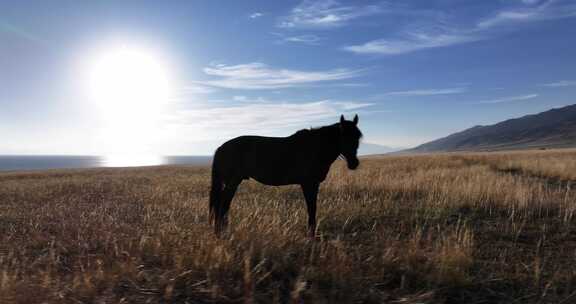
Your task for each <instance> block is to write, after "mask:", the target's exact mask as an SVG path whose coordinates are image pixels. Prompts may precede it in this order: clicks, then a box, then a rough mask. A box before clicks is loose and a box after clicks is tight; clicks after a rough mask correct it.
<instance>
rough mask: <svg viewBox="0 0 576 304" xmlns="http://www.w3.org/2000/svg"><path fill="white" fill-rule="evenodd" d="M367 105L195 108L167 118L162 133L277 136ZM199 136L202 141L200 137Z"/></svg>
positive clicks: (324, 103)
mask: <svg viewBox="0 0 576 304" xmlns="http://www.w3.org/2000/svg"><path fill="white" fill-rule="evenodd" d="M370 105H371V104H370V103H362V102H354V101H337V100H321V101H313V102H304V103H294V102H271V103H260V102H256V103H253V102H246V103H240V104H236V105H228V106H221V107H198V108H193V109H187V110H182V111H178V112H176V113H174V114H173V115H172V116H170V117H168V120H167V129H168V130H165V131H170V130H172V131H174V130H178V132H179V133H180V134H187V133H191V134H193V135H194V136H193V137H195V138H196V139H197V140H210V139H213V138H222V137H230V136H236V135H240V134H246V133H250V132H258V133H260V134H262V133H268V134H272V133H277V132H279V131H281V130H286V129H287V128H294V127H300V128H302V127H309V126H313V125H317V124H319V123H323V122H328V121H330V119H333V121H334V122H337V119H338V116H339V115H340V114H352V113H357V111H358V110H360V109H363V108H366V107H368V106H370ZM199 137H202V138H199Z"/></svg>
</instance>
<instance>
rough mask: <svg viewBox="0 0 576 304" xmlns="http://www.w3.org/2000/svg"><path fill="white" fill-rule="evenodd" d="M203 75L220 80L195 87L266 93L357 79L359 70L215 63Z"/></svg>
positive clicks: (201, 82)
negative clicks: (269, 90)
mask: <svg viewBox="0 0 576 304" xmlns="http://www.w3.org/2000/svg"><path fill="white" fill-rule="evenodd" d="M204 73H206V74H207V75H209V76H213V77H216V78H219V79H216V80H207V81H198V82H197V83H198V84H202V85H207V86H212V87H220V88H230V89H246V90H250V89H257V90H258V89H259V90H265V89H279V88H289V87H298V86H305V85H309V84H313V83H318V82H326V81H337V80H342V79H349V78H353V77H357V76H359V75H360V73H361V71H359V70H350V69H333V70H327V71H301V70H288V69H274V68H271V67H269V66H267V65H265V64H263V63H258V62H254V63H247V64H238V65H224V64H216V65H212V66H210V67H207V68H204Z"/></svg>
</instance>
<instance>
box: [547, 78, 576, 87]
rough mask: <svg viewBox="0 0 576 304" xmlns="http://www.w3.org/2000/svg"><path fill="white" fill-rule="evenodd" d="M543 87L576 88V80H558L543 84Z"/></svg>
mask: <svg viewBox="0 0 576 304" xmlns="http://www.w3.org/2000/svg"><path fill="white" fill-rule="evenodd" d="M543 86H545V87H551V88H558V87H572V86H576V80H560V81H556V82H551V83H545V84H543Z"/></svg>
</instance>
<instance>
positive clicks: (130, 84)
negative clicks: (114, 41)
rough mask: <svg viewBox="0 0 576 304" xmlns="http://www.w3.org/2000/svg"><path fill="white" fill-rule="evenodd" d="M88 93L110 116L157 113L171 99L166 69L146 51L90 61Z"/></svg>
mask: <svg viewBox="0 0 576 304" xmlns="http://www.w3.org/2000/svg"><path fill="white" fill-rule="evenodd" d="M88 90H89V94H90V96H91V98H92V99H93V101H94V102H96V104H97V105H98V108H100V110H102V111H103V112H106V114H108V115H112V116H118V115H121V116H124V118H126V117H125V115H130V114H135V113H136V114H140V115H142V114H145V115H148V114H151V113H155V112H156V110H158V109H159V108H160V107H162V106H163V105H164V104H165V103H166V102H167V101H168V99H169V98H170V95H171V83H170V79H169V77H168V71H167V69H166V66H165V65H164V64H163V63H162V60H160V58H159V57H158V56H155V55H154V54H153V53H152V52H150V51H147V50H145V49H139V48H133V47H132V48H131V47H126V46H124V47H119V48H115V49H110V50H106V51H104V52H102V53H101V54H98V55H97V56H96V57H95V58H93V59H92V60H91V64H90V66H89V71H88Z"/></svg>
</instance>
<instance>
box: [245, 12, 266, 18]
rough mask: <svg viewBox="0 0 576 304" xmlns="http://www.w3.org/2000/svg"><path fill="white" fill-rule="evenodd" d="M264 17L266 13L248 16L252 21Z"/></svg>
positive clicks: (255, 13)
mask: <svg viewBox="0 0 576 304" xmlns="http://www.w3.org/2000/svg"><path fill="white" fill-rule="evenodd" d="M262 16H264V13H261V12H254V13H252V14H250V16H248V17H249V18H250V19H256V18H260V17H262Z"/></svg>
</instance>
